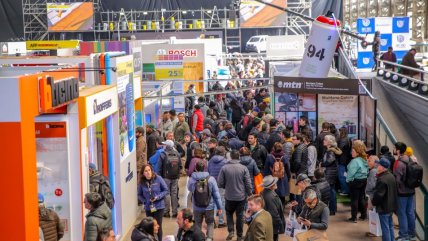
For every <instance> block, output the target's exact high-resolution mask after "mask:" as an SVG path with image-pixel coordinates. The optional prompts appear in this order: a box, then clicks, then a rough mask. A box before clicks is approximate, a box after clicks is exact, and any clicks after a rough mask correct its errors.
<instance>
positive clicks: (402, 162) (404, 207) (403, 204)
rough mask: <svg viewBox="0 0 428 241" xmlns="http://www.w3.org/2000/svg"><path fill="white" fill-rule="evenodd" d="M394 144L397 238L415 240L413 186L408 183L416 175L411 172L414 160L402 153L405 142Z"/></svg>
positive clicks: (404, 148)
mask: <svg viewBox="0 0 428 241" xmlns="http://www.w3.org/2000/svg"><path fill="white" fill-rule="evenodd" d="M394 146H395V147H394V150H393V153H394V155H396V156H397V157H398V160H397V162H398V163H397V164H396V165H397V167H396V168H395V169H394V176H395V181H396V182H397V191H398V211H397V212H398V224H399V232H398V239H397V240H400V241H401V240H416V226H415V220H416V217H415V211H414V209H415V186H413V185H412V186H410V185H409V184H413V183H409V182H410V181H411V180H413V177H415V176H416V173H412V172H411V170H412V169H413V168H412V167H413V165H414V162H413V161H411V160H410V158H409V157H408V156H406V155H404V152H406V149H407V145H406V144H404V143H403V142H397V143H395V145H394ZM409 167H410V168H409Z"/></svg>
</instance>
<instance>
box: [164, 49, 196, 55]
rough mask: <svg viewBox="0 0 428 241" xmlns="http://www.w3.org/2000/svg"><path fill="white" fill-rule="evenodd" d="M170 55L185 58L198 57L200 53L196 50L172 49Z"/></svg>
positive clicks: (169, 51)
mask: <svg viewBox="0 0 428 241" xmlns="http://www.w3.org/2000/svg"><path fill="white" fill-rule="evenodd" d="M168 54H181V55H183V56H184V57H197V56H198V51H197V50H196V49H170V50H168Z"/></svg>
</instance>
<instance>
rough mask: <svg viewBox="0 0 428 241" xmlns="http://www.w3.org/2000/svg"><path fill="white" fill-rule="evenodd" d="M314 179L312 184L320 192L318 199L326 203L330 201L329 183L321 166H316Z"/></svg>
mask: <svg viewBox="0 0 428 241" xmlns="http://www.w3.org/2000/svg"><path fill="white" fill-rule="evenodd" d="M314 177H315V181H313V182H312V184H313V185H314V186H315V187H316V188H318V190H319V191H320V193H321V196H320V197H319V199H321V201H322V202H323V203H325V204H327V205H329V203H330V184H329V183H328V181H327V180H326V179H325V177H324V171H323V170H322V169H321V168H317V169H316V170H315V172H314Z"/></svg>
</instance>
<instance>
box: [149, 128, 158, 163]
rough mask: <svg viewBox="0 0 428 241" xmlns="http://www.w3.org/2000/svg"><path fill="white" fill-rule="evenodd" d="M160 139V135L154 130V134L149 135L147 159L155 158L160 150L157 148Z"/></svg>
mask: <svg viewBox="0 0 428 241" xmlns="http://www.w3.org/2000/svg"><path fill="white" fill-rule="evenodd" d="M159 138H160V136H159V133H158V132H157V131H155V130H153V132H152V133H150V134H149V135H147V159H149V158H150V157H152V156H153V154H155V152H156V150H157V149H158V148H157V146H156V142H157V141H158V139H159Z"/></svg>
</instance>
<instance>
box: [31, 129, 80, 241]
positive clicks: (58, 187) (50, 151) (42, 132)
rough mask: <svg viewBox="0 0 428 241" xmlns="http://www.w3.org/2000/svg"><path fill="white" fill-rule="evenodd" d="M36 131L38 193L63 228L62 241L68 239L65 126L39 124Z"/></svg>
mask: <svg viewBox="0 0 428 241" xmlns="http://www.w3.org/2000/svg"><path fill="white" fill-rule="evenodd" d="M35 130H36V156H37V180H38V183H37V188H38V192H39V193H40V194H42V195H43V197H44V199H45V205H46V207H47V208H49V209H52V210H54V211H55V212H56V213H57V214H58V216H59V218H60V221H61V222H62V224H63V225H64V237H63V238H62V239H61V240H71V238H70V227H69V223H70V190H69V185H70V183H69V175H68V148H67V145H68V143H67V123H66V122H38V123H36V124H35Z"/></svg>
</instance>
